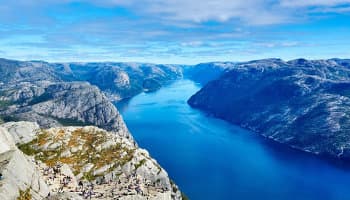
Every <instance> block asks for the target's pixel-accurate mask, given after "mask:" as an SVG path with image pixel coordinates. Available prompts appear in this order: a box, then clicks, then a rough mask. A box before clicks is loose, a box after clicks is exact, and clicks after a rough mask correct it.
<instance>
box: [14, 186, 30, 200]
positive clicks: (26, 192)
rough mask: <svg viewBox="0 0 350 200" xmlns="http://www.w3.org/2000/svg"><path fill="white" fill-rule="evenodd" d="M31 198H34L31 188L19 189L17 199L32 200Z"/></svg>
mask: <svg viewBox="0 0 350 200" xmlns="http://www.w3.org/2000/svg"><path fill="white" fill-rule="evenodd" d="M31 199H32V195H31V194H30V188H27V189H26V190H24V191H22V190H19V197H17V200H31Z"/></svg>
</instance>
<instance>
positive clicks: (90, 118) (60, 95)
mask: <svg viewBox="0 0 350 200" xmlns="http://www.w3.org/2000/svg"><path fill="white" fill-rule="evenodd" d="M29 85H30V86H31V87H29V88H33V89H28V86H29ZM27 91H29V92H27ZM33 91H34V92H33ZM6 93H7V100H8V101H9V102H13V105H10V106H8V107H6V109H3V110H2V111H1V109H0V115H2V116H5V119H6V116H10V119H8V120H5V121H13V119H15V120H27V121H32V122H38V123H39V125H40V126H41V127H43V128H48V127H54V126H62V125H63V126H65V125H96V126H99V127H101V128H104V129H107V130H110V131H114V132H116V133H118V134H119V135H121V136H124V137H127V138H131V135H130V134H129V132H128V130H127V128H126V126H125V124H124V122H123V120H122V117H121V115H120V114H119V112H118V111H117V109H116V108H115V106H114V105H113V104H112V103H111V102H110V101H109V100H108V98H107V97H106V96H105V95H104V94H102V93H101V92H100V90H99V89H98V88H97V87H96V86H91V85H90V84H89V83H86V82H58V83H49V84H46V85H44V84H43V85H41V86H38V85H36V84H19V85H17V86H14V87H12V88H7V89H6ZM24 94H26V95H24Z"/></svg>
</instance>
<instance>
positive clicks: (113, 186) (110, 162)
mask: <svg viewBox="0 0 350 200" xmlns="http://www.w3.org/2000/svg"><path fill="white" fill-rule="evenodd" d="M28 125H29V126H28ZM3 127H5V128H7V129H8V130H9V131H10V133H11V134H12V135H13V136H15V137H16V138H21V137H27V139H26V140H18V139H17V144H18V145H19V148H20V149H21V150H22V151H23V152H24V153H26V154H27V155H28V156H31V157H32V159H33V160H35V162H33V163H35V164H36V167H37V168H38V169H39V171H40V177H41V178H42V179H43V180H45V182H46V183H48V185H49V191H50V197H48V198H47V199H62V198H64V197H65V198H68V199H69V198H72V197H73V196H75V199H77V198H78V199H80V196H83V197H84V195H85V197H90V194H91V199H115V198H118V199H140V200H141V199H162V200H166V199H169V200H170V199H182V197H181V192H180V191H179V190H178V188H177V186H176V185H175V184H174V183H172V182H171V181H170V179H169V177H168V175H167V173H166V171H165V170H164V169H162V168H161V167H160V166H159V165H158V164H157V162H156V161H155V160H154V159H152V158H151V157H150V156H149V154H148V152H147V151H146V150H143V149H140V148H138V147H136V146H134V144H133V143H131V142H130V141H129V140H127V139H125V138H124V137H120V136H118V135H115V134H114V133H111V132H107V131H105V130H102V129H99V128H97V127H93V126H88V127H64V128H51V129H47V130H41V129H38V126H37V125H36V124H30V123H28V122H17V123H9V124H4V125H3ZM0 130H3V129H0ZM33 133H35V134H33ZM28 135H31V139H30V138H28ZM28 140H30V141H29V142H28ZM13 146H14V143H12V147H13ZM14 148H15V147H14ZM33 163H30V165H33ZM67 177H69V178H67ZM79 182H82V184H83V185H82V186H81V185H79V184H78V183H79ZM91 185H93V186H91ZM1 189H3V188H2V187H1V186H0V191H1ZM62 192H63V193H65V194H62ZM88 192H89V193H88ZM47 193H48V192H47ZM47 193H46V195H47ZM30 194H32V192H30ZM45 197H46V196H45ZM34 199H37V198H34ZM39 199H40V198H39ZM41 199H42V198H41Z"/></svg>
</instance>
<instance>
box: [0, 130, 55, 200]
mask: <svg viewBox="0 0 350 200" xmlns="http://www.w3.org/2000/svg"><path fill="white" fill-rule="evenodd" d="M0 173H1V175H2V177H1V179H0V199H2V200H13V199H16V198H19V197H24V196H26V197H30V198H31V199H33V200H39V199H43V198H45V197H46V196H47V195H48V193H49V188H48V186H47V185H46V184H45V182H44V179H43V178H42V177H41V175H40V172H39V170H38V169H37V168H36V167H35V165H34V164H33V163H32V162H31V161H30V160H29V159H28V158H27V157H26V156H25V155H24V154H23V153H22V152H21V151H19V150H18V149H17V147H16V146H15V143H14V141H13V139H12V137H11V135H10V134H9V133H8V131H7V130H6V129H4V128H2V127H0ZM23 199H24V198H23Z"/></svg>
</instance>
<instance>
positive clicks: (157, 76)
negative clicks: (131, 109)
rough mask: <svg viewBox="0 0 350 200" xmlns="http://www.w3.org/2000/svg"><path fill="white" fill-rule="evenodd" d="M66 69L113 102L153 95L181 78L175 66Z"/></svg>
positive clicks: (105, 65) (90, 65) (96, 65)
mask: <svg viewBox="0 0 350 200" xmlns="http://www.w3.org/2000/svg"><path fill="white" fill-rule="evenodd" d="M69 68H70V70H71V71H72V73H73V75H74V77H76V78H77V79H78V80H83V81H88V82H90V83H91V84H93V85H97V86H98V87H99V88H100V89H101V90H102V91H104V92H105V93H106V94H107V96H109V97H111V99H113V100H120V99H124V98H130V97H133V96H135V95H136V94H139V93H141V92H143V91H146V92H149V91H154V90H157V89H159V88H160V87H161V86H162V85H164V84H167V83H168V82H170V81H173V80H176V79H178V78H180V77H182V68H181V67H180V66H177V65H156V64H142V63H84V64H79V63H71V64H69Z"/></svg>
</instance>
